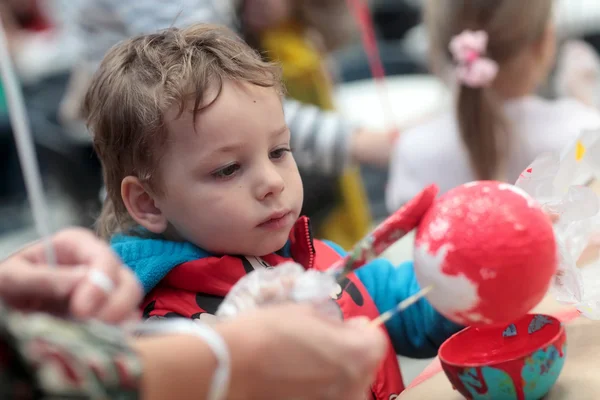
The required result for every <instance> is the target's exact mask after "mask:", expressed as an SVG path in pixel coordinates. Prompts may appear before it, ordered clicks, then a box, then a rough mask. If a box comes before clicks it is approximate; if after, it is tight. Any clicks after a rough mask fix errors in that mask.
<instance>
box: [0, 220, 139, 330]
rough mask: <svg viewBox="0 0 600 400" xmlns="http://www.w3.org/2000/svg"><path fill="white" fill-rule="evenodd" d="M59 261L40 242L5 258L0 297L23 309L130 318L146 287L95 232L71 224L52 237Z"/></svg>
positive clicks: (0, 274)
mask: <svg viewBox="0 0 600 400" xmlns="http://www.w3.org/2000/svg"><path fill="white" fill-rule="evenodd" d="M51 241H52V246H53V248H54V251H55V254H56V262H57V267H56V268H53V267H51V266H49V265H48V263H47V261H46V254H45V247H44V243H42V242H36V243H34V244H32V245H30V246H28V247H26V248H25V249H23V250H21V251H19V252H18V253H16V254H14V255H13V256H11V257H10V258H8V259H6V260H5V261H3V262H2V263H0V298H2V299H3V301H4V302H6V303H7V304H9V305H10V306H12V307H15V308H18V309H20V310H24V311H42V312H50V313H54V314H59V315H65V314H69V313H70V314H72V315H73V316H74V317H76V318H81V319H88V318H95V319H99V320H102V321H105V322H109V323H116V322H121V321H123V320H125V319H127V318H130V317H131V316H132V315H133V314H134V313H135V312H136V309H137V306H138V305H139V303H140V301H141V299H142V296H143V291H142V288H141V286H140V284H139V282H138V281H137V279H136V278H135V276H134V275H133V273H132V272H131V271H130V270H129V269H128V268H126V267H125V266H123V264H122V262H121V261H120V260H119V258H118V257H117V256H116V255H115V254H114V253H113V252H112V251H111V250H110V248H109V247H108V246H107V245H106V244H105V243H104V242H102V241H101V240H100V239H98V238H97V237H96V236H95V235H94V234H93V233H92V232H90V231H88V230H85V229H81V228H74V229H67V230H64V231H62V232H59V233H57V234H56V235H54V236H53V237H52V239H51Z"/></svg>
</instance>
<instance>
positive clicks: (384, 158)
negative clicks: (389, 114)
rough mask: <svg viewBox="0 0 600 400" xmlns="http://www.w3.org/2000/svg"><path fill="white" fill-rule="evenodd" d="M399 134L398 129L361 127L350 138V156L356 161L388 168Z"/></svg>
mask: <svg viewBox="0 0 600 400" xmlns="http://www.w3.org/2000/svg"><path fill="white" fill-rule="evenodd" d="M398 136H399V131H398V130H397V129H387V130H370V129H359V130H357V131H356V132H354V134H353V135H352V137H351V138H350V157H351V158H352V161H353V162H355V163H359V164H367V165H373V166H377V167H384V168H387V166H388V165H389V163H390V157H391V155H392V151H393V149H394V141H395V140H396V139H397V138H398Z"/></svg>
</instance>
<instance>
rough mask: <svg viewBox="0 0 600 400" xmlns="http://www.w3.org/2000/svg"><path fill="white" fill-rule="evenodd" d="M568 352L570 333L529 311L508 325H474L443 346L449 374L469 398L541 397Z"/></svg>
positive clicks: (526, 399)
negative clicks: (496, 326)
mask: <svg viewBox="0 0 600 400" xmlns="http://www.w3.org/2000/svg"><path fill="white" fill-rule="evenodd" d="M565 356H566V333H565V329H564V326H563V325H562V324H561V322H560V321H559V320H558V319H556V318H554V317H551V316H548V315H539V314H535V315H534V314H527V315H526V316H524V317H522V318H521V319H519V320H518V321H517V322H515V323H514V324H511V325H509V326H508V327H504V328H476V327H469V328H466V329H463V330H462V331H460V332H459V333H457V334H455V335H454V336H452V337H451V338H449V339H448V340H447V341H446V342H445V343H444V344H442V346H441V347H440V350H439V358H440V361H441V364H442V368H443V369H444V372H445V373H446V376H447V377H448V379H449V380H450V382H451V383H452V385H453V386H454V388H455V389H456V390H458V391H459V392H460V393H461V394H462V395H463V396H465V397H466V398H468V399H474V400H477V399H496V400H529V399H535V400H537V399H540V398H542V397H543V396H545V395H546V394H547V393H548V391H549V390H550V389H551V388H552V386H553V385H554V383H555V382H556V380H557V379H558V375H559V374H560V371H561V370H562V367H563V364H564V361H565Z"/></svg>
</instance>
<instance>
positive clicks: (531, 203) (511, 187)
mask: <svg viewBox="0 0 600 400" xmlns="http://www.w3.org/2000/svg"><path fill="white" fill-rule="evenodd" d="M498 189H500V190H510V191H511V192H513V193H516V194H518V195H519V196H521V197H523V198H524V199H525V200H527V206H528V207H536V206H537V204H538V203H537V202H536V201H535V199H534V198H533V197H531V196H530V195H529V194H528V193H527V192H526V191H524V190H523V189H521V188H519V187H516V186H514V185H509V184H508V183H501V184H499V185H498Z"/></svg>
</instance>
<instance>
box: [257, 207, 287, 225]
mask: <svg viewBox="0 0 600 400" xmlns="http://www.w3.org/2000/svg"><path fill="white" fill-rule="evenodd" d="M291 217H292V212H291V211H287V210H286V211H278V212H275V213H273V214H271V215H270V216H269V218H267V219H266V220H264V221H263V222H261V223H260V224H259V225H258V227H259V228H267V229H280V228H283V227H285V226H286V225H287V223H288V222H289V221H288V220H289V219H290V218H291Z"/></svg>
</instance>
